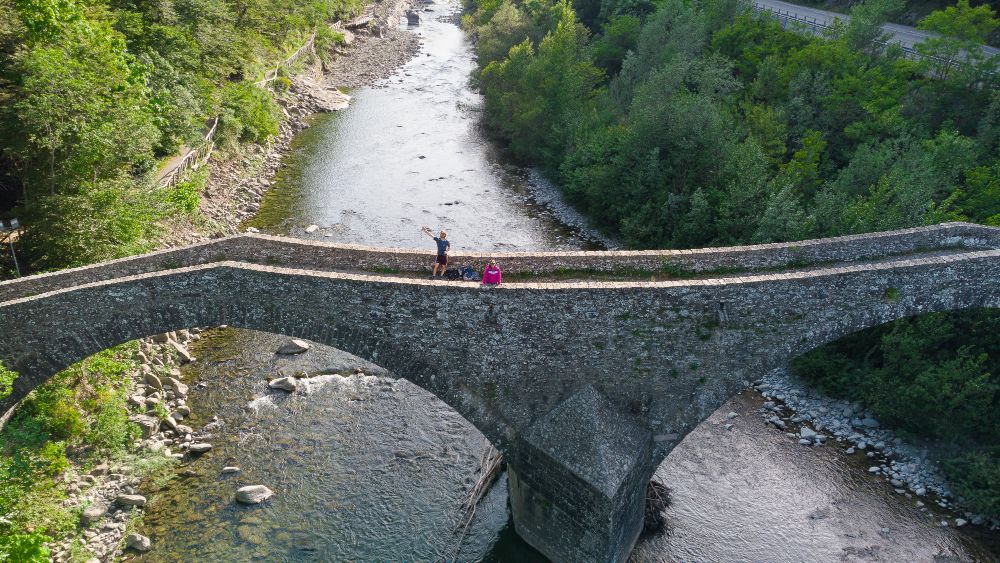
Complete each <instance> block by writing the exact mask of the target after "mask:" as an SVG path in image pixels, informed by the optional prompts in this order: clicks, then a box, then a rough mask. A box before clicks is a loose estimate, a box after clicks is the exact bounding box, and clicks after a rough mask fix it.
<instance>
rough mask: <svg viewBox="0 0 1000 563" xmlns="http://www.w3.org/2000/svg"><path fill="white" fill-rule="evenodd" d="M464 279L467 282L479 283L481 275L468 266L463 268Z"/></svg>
mask: <svg viewBox="0 0 1000 563" xmlns="http://www.w3.org/2000/svg"><path fill="white" fill-rule="evenodd" d="M462 279H464V280H465V281H479V274H477V273H476V269H475V268H473V267H472V266H466V267H464V268H462Z"/></svg>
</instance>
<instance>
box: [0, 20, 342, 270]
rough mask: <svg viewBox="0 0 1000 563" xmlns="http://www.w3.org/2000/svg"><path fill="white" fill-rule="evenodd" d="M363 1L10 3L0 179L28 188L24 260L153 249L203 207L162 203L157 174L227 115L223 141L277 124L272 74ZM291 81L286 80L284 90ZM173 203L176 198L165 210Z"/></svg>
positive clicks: (1, 68)
mask: <svg viewBox="0 0 1000 563" xmlns="http://www.w3.org/2000/svg"><path fill="white" fill-rule="evenodd" d="M360 7H361V2H360V0H250V1H248V2H239V3H232V2H224V1H221V0H165V1H164V2H161V3H160V4H157V5H156V6H155V7H153V6H151V5H150V6H145V5H142V4H141V3H140V4H136V3H129V2H124V3H123V2H112V1H110V0H94V1H88V2H77V1H76V0H0V138H2V139H3V142H2V143H0V176H11V177H14V178H16V179H17V180H18V182H17V184H18V185H20V186H22V194H21V196H22V197H21V201H22V203H23V208H22V209H19V210H17V211H16V214H17V216H18V217H19V218H21V219H22V221H23V223H24V224H25V225H26V226H27V230H26V234H25V237H24V243H25V252H24V253H23V255H22V258H23V259H24V260H26V261H27V262H29V266H30V269H32V270H35V271H37V270H45V269H52V268H61V267H67V266H77V265H81V264H85V263H89V262H92V261H95V260H101V259H106V258H114V257H119V256H123V255H127V254H132V253H136V252H142V251H145V250H148V249H150V248H151V245H152V243H153V241H154V240H155V239H156V238H157V237H158V236H159V233H158V229H157V224H159V223H161V222H162V221H163V220H164V219H166V218H168V216H169V215H171V214H174V213H190V212H192V210H193V209H194V208H195V207H196V206H195V198H194V195H195V194H194V190H193V189H191V187H190V186H185V188H188V189H182V190H180V191H178V192H175V193H174V194H171V195H172V196H174V197H173V198H169V197H168V198H167V201H166V202H164V198H162V197H161V195H160V194H158V193H156V191H155V190H151V189H149V187H150V184H151V181H152V175H153V169H154V167H155V165H156V163H157V162H159V161H161V160H162V159H163V157H166V156H170V155H173V154H176V152H177V151H178V150H180V149H181V147H182V146H185V145H186V146H189V147H190V146H198V145H199V144H200V143H201V142H202V137H203V136H204V134H205V130H206V129H207V123H209V122H210V121H211V120H212V119H213V118H214V117H215V116H217V115H219V114H221V117H222V123H221V124H220V130H219V138H220V140H221V141H222V142H223V144H226V143H228V144H229V145H232V144H234V143H239V142H253V143H256V142H262V141H265V140H267V139H269V138H271V137H272V136H274V135H275V134H276V132H277V127H278V112H277V111H276V108H275V107H274V104H273V102H272V101H271V99H270V94H269V93H268V92H266V91H264V90H263V89H260V88H255V87H254V86H253V82H255V81H257V80H259V79H260V77H261V76H262V75H263V73H264V71H265V70H266V69H270V68H273V65H274V63H275V62H276V61H278V60H283V59H285V58H286V57H287V56H288V54H289V53H290V50H291V49H294V48H298V47H299V46H300V45H302V44H303V43H304V42H305V41H306V39H307V38H308V37H309V36H310V34H312V33H313V32H315V33H316V46H317V47H318V48H319V49H320V52H321V53H322V54H324V55H325V53H327V52H328V51H329V48H330V46H331V45H332V44H333V43H336V42H338V41H342V39H343V35H342V34H339V33H337V32H336V31H333V30H330V29H328V26H327V23H328V22H329V21H332V20H334V19H338V18H341V17H347V16H349V15H350V14H352V13H354V12H356V11H357V10H358V9H359V8H360ZM287 84H288V82H287V80H284V79H279V80H278V81H277V82H276V83H275V86H276V88H277V89H279V90H280V89H281V88H282V87H283V86H287ZM164 203H166V204H164Z"/></svg>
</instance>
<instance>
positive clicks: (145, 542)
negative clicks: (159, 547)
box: [125, 533, 153, 552]
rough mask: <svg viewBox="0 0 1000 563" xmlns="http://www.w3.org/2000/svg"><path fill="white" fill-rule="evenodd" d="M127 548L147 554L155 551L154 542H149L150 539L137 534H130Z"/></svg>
mask: <svg viewBox="0 0 1000 563" xmlns="http://www.w3.org/2000/svg"><path fill="white" fill-rule="evenodd" d="M125 547H127V548H130V549H134V550H136V551H142V552H147V551H149V550H151V549H153V545H152V542H150V541H149V538H147V537H146V536H144V535H142V534H136V533H132V534H129V535H128V537H127V538H125Z"/></svg>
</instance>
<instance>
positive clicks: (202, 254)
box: [0, 223, 1000, 302]
mask: <svg viewBox="0 0 1000 563" xmlns="http://www.w3.org/2000/svg"><path fill="white" fill-rule="evenodd" d="M997 248H1000V229H998V228H994V227H986V226H982V225H975V224H971V223H942V224H939V225H932V226H927V227H916V228H911V229H902V230H896V231H885V232H877V233H865V234H859V235H847V236H841V237H832V238H825V239H812V240H804V241H797V242H789V243H774V244H759V245H748V246H732V247H722V248H699V249H691V250H629V251H572V252H497V253H453V254H452V255H451V259H452V262H453V263H456V264H477V265H481V264H482V263H483V261H485V260H486V259H488V258H496V259H497V260H500V261H501V263H502V265H503V267H504V271H505V272H507V273H512V274H517V273H526V274H546V273H556V272H559V271H571V272H572V271H577V272H580V274H581V277H583V276H585V275H586V274H587V273H594V272H606V273H615V272H635V273H667V274H672V275H675V276H677V277H679V278H684V277H686V276H699V275H700V276H705V275H711V274H719V275H723V274H730V275H732V274H738V273H742V272H746V273H753V272H757V273H760V272H769V271H780V270H782V269H791V268H803V267H809V266H820V265H824V264H825V265H830V264H835V263H847V262H858V261H865V260H878V259H882V258H889V257H902V256H906V255H910V254H916V253H921V252H931V251H936V250H948V249H968V250H986V249H997ZM431 260H432V254H431V253H430V252H429V251H425V250H420V249H412V248H375V247H367V246H361V245H354V244H336V243H327V242H320V241H311V240H303V239H293V238H287V237H276V236H269V235H260V234H245V235H236V236H232V237H227V238H222V239H217V240H213V241H208V242H204V243H199V244H195V245H191V246H187V247H183V248H176V249H167V250H161V251H157V252H153V253H150V254H144V255H141V256H134V257H128V258H122V259H118V260H111V261H107V262H101V263H98V264H93V265H89V266H84V267H80V268H73V269H68V270H61V271H58V272H51V273H47V274H40V275H36V276H30V277H26V278H20V279H16V280H9V281H5V282H0V302H4V301H9V300H12V299H18V298H22V297H27V296H30V295H38V294H41V293H46V292H49V291H55V290H58V289H63V288H68V287H75V286H79V285H83V284H87V283H93V282H97V281H103V280H110V279H117V278H121V277H126V276H133V275H138V274H144V273H151V272H158V271H164V270H171V269H176V268H182V267H188V266H197V265H201V264H210V263H216V262H224V261H235V262H248V263H256V264H264V265H272V266H281V267H285V268H295V269H302V270H315V271H353V272H370V273H382V274H391V273H397V272H398V273H402V272H422V271H427V270H429V264H430V261H431Z"/></svg>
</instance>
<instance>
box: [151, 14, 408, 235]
mask: <svg viewBox="0 0 1000 563" xmlns="http://www.w3.org/2000/svg"><path fill="white" fill-rule="evenodd" d="M411 1H412V0H393V1H390V2H379V3H374V4H371V5H370V6H369V7H368V8H367V9H366V11H365V15H364V16H362V18H361V19H365V20H367V19H370V23H367V24H365V25H363V26H361V27H360V28H358V27H356V28H354V30H353V31H351V30H345V31H344V35H345V42H344V43H342V44H340V45H338V46H336V47H334V48H333V50H332V53H330V56H329V60H328V61H327V62H323V61H322V60H321V59H320V57H319V56H318V55H316V54H313V55H312V56H311V57H310V58H309V59H308V60H307V62H306V64H305V67H304V68H303V69H301V71H300V72H298V73H296V74H295V75H294V76H293V77H292V78H291V86H290V87H289V89H288V90H287V91H286V92H283V93H274V96H275V101H276V102H277V104H278V105H279V106H280V107H281V111H282V114H283V117H284V118H283V119H282V121H281V124H280V128H279V133H278V135H277V136H275V137H274V138H273V139H271V141H270V142H269V143H268V144H265V145H258V144H250V145H242V146H240V147H238V148H237V149H235V150H231V151H229V152H228V153H226V154H221V155H219V156H218V157H217V158H214V159H212V160H211V161H210V162H209V163H208V165H207V166H208V178H207V181H206V184H205V188H204V190H203V191H202V193H201V203H200V205H199V214H198V216H197V217H195V218H193V219H190V220H188V219H178V220H177V221H176V222H174V223H173V224H172V225H169V226H168V231H167V233H166V234H165V236H164V238H163V241H162V242H163V246H165V247H168V248H169V247H172V246H182V245H186V244H191V243H195V242H200V241H203V240H207V239H210V238H216V237H219V236H226V235H231V234H235V233H237V232H239V230H240V229H239V226H240V224H241V223H243V222H244V221H245V220H247V219H248V218H250V217H253V216H254V215H255V214H256V213H257V211H258V209H259V208H260V204H261V201H262V199H263V198H264V195H265V194H266V193H267V192H268V190H269V189H270V187H271V185H272V184H273V181H274V177H275V175H276V174H277V173H278V171H279V170H280V168H281V166H282V161H283V159H284V158H285V156H286V155H287V154H288V152H289V149H290V146H291V143H292V140H293V139H294V138H295V136H296V135H297V134H299V133H300V132H301V131H303V130H305V129H307V128H309V126H310V122H311V118H312V117H313V116H315V115H317V114H321V113H329V112H334V111H340V110H342V109H344V108H346V107H347V106H348V105H349V102H350V96H349V95H347V94H345V93H344V91H345V90H348V89H350V88H356V87H360V86H365V85H369V84H372V83H373V82H375V81H377V80H380V79H382V78H385V77H387V76H389V75H391V74H392V73H393V72H395V71H396V69H398V68H399V67H400V66H402V65H403V64H404V63H406V61H408V60H409V59H411V58H412V57H414V56H416V54H417V52H418V51H419V49H420V40H419V38H418V37H417V36H415V35H414V34H411V33H406V32H405V31H402V30H400V29H398V25H397V24H398V22H399V18H400V17H401V16H402V13H403V12H404V11H405V9H406V8H407V7H408V6H409V5H410V3H411Z"/></svg>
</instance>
